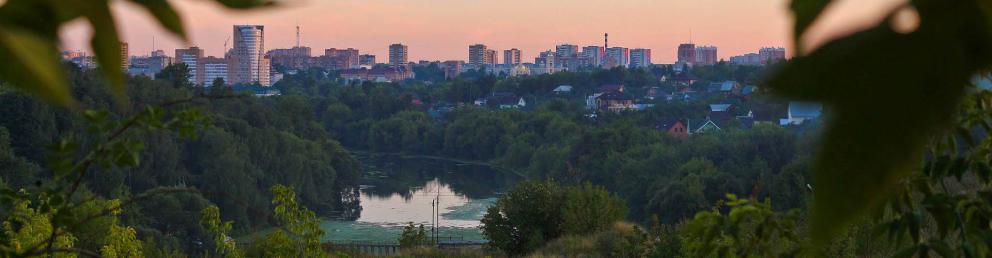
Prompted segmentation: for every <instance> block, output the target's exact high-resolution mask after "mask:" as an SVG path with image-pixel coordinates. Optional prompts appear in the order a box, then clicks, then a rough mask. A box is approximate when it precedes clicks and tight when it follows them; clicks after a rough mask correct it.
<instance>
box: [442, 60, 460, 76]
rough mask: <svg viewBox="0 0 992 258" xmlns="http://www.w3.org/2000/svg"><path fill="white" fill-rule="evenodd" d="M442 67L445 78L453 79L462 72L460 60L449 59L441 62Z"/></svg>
mask: <svg viewBox="0 0 992 258" xmlns="http://www.w3.org/2000/svg"><path fill="white" fill-rule="evenodd" d="M441 67H442V69H444V78H445V79H454V78H456V77H458V75H459V74H461V73H462V61H458V60H450V61H444V63H441Z"/></svg>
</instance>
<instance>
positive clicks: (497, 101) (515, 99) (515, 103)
mask: <svg viewBox="0 0 992 258" xmlns="http://www.w3.org/2000/svg"><path fill="white" fill-rule="evenodd" d="M475 105H477V106H489V107H497V108H500V109H507V108H522V107H526V106H527V101H525V100H524V98H522V97H519V96H517V95H516V94H513V93H510V92H493V93H492V94H490V95H489V96H486V97H485V98H480V99H477V100H475Z"/></svg>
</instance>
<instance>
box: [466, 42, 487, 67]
mask: <svg viewBox="0 0 992 258" xmlns="http://www.w3.org/2000/svg"><path fill="white" fill-rule="evenodd" d="M487 52H488V49H487V48H486V45H483V44H475V45H471V46H468V64H470V65H475V66H481V65H484V64H486V54H487Z"/></svg>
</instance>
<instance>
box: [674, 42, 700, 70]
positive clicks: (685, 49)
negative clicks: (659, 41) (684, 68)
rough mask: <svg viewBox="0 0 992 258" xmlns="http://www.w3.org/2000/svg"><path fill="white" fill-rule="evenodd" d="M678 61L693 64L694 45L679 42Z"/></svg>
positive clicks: (694, 59)
mask: <svg viewBox="0 0 992 258" xmlns="http://www.w3.org/2000/svg"><path fill="white" fill-rule="evenodd" d="M678 62H683V63H686V64H689V65H694V64H695V63H696V45H695V44H692V43H686V44H680V45H679V49H678Z"/></svg>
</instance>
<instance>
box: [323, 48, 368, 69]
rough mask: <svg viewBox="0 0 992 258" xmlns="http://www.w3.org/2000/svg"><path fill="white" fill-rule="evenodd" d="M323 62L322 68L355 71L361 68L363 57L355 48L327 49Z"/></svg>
mask: <svg viewBox="0 0 992 258" xmlns="http://www.w3.org/2000/svg"><path fill="white" fill-rule="evenodd" d="M322 60H323V62H322V63H323V64H322V66H324V67H325V68H327V69H333V70H342V69H355V68H358V67H359V66H361V57H360V55H359V54H358V49H354V48H346V49H339V48H328V49H325V50H324V56H323V58H322Z"/></svg>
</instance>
